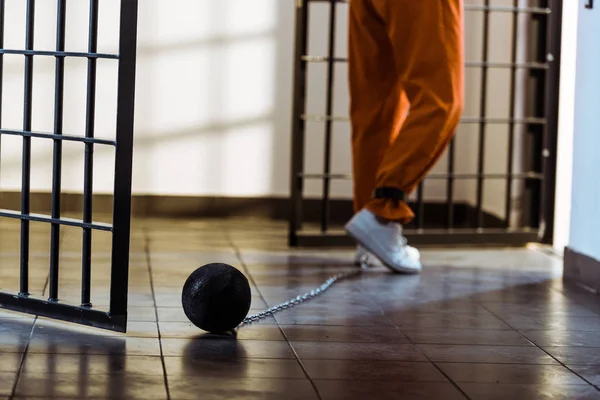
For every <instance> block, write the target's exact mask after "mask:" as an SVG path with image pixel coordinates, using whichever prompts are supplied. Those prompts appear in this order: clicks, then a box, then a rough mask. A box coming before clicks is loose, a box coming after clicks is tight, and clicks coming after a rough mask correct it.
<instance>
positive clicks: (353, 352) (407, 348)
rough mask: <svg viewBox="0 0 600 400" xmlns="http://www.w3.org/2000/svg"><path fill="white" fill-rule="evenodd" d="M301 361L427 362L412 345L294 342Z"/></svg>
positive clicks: (293, 344)
mask: <svg viewBox="0 0 600 400" xmlns="http://www.w3.org/2000/svg"><path fill="white" fill-rule="evenodd" d="M292 346H293V347H294V350H296V353H297V354H298V357H300V360H303V361H304V360H311V359H312V360H356V361H359V360H363V361H364V360H375V361H377V360H380V361H383V360H385V361H426V358H425V357H424V356H423V355H422V354H421V353H420V352H419V351H418V350H417V349H416V348H415V347H414V346H413V345H412V344H396V343H334V342H292Z"/></svg>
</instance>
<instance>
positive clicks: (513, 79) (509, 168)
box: [504, 0, 519, 228]
mask: <svg viewBox="0 0 600 400" xmlns="http://www.w3.org/2000/svg"><path fill="white" fill-rule="evenodd" d="M518 5H519V0H513V7H517V6H518ZM512 23H513V26H512V43H511V54H510V62H511V64H513V67H512V68H511V70H510V94H509V98H510V104H509V110H508V112H509V117H510V119H511V120H512V119H514V118H515V106H516V95H517V91H516V85H517V69H516V67H514V65H515V64H516V63H517V48H518V37H519V36H518V35H519V13H517V12H514V13H513V18H512ZM514 150H515V124H514V123H513V122H509V124H508V160H507V161H506V175H507V176H511V175H512V173H513V163H514V154H513V153H514ZM513 184H514V182H513V181H512V180H510V179H506V189H505V190H506V204H505V205H504V226H505V227H506V228H508V227H509V226H510V215H511V211H512V193H513V191H512V188H513Z"/></svg>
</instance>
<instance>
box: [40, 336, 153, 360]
mask: <svg viewBox="0 0 600 400" xmlns="http://www.w3.org/2000/svg"><path fill="white" fill-rule="evenodd" d="M28 352H29V353H38V354H40V353H48V354H126V355H130V356H158V355H160V345H159V341H158V338H137V337H127V338H115V337H105V336H92V335H82V334H80V333H65V332H57V333H56V332H53V333H50V334H39V333H37V334H36V333H35V332H34V334H33V337H32V338H31V341H30V343H29V348H28Z"/></svg>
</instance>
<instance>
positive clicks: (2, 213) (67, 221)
mask: <svg viewBox="0 0 600 400" xmlns="http://www.w3.org/2000/svg"><path fill="white" fill-rule="evenodd" d="M0 217H6V218H11V219H20V220H21V221H27V222H29V221H33V222H49V223H51V224H59V225H65V226H76V227H79V228H90V229H95V230H99V231H108V232H112V231H113V227H112V225H110V224H105V223H102V222H94V223H89V224H88V223H85V222H83V221H80V220H78V219H74V218H64V217H63V218H60V219H55V218H52V217H49V216H47V215H43V214H34V213H31V214H22V213H19V212H17V211H13V210H4V209H0Z"/></svg>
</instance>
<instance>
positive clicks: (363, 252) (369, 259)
mask: <svg viewBox="0 0 600 400" xmlns="http://www.w3.org/2000/svg"><path fill="white" fill-rule="evenodd" d="M406 252H407V253H408V254H409V255H410V257H411V258H414V259H417V260H420V259H421V253H420V252H419V250H417V249H416V248H414V247H412V246H408V245H407V246H406ZM354 265H356V266H357V267H362V266H365V267H381V266H383V263H382V262H381V260H379V259H378V258H377V257H375V256H374V255H373V254H371V253H369V251H368V250H367V249H365V248H364V247H363V246H361V245H360V244H359V245H357V246H356V254H355V255H354Z"/></svg>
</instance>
